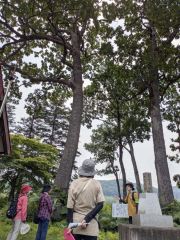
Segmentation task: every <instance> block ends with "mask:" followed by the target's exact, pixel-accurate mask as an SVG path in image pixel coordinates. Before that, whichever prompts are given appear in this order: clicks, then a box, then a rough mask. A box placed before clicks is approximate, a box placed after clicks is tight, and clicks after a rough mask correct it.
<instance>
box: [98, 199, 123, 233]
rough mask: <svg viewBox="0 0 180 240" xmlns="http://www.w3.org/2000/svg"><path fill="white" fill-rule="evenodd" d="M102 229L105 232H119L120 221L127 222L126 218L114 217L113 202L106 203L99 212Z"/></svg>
mask: <svg viewBox="0 0 180 240" xmlns="http://www.w3.org/2000/svg"><path fill="white" fill-rule="evenodd" d="M99 222H100V226H101V230H102V231H105V232H108V231H110V232H114V233H115V232H117V229H118V225H119V223H120V222H121V223H123V222H124V223H127V220H126V219H117V218H112V207H111V204H109V203H106V204H105V205H104V207H103V209H102V210H101V212H100V214H99Z"/></svg>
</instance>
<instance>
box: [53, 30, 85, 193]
mask: <svg viewBox="0 0 180 240" xmlns="http://www.w3.org/2000/svg"><path fill="white" fill-rule="evenodd" d="M72 46H73V52H72V56H73V85H74V88H73V103H72V112H71V117H70V124H69V131H68V136H67V141H66V144H65V148H64V152H63V156H62V159H61V162H60V166H59V169H58V171H57V175H56V179H55V185H56V186H57V187H59V188H61V189H63V190H67V189H68V187H69V182H70V179H71V173H72V168H73V164H74V160H75V157H76V153H77V149H78V142H79V134H80V126H81V117H82V111H83V90H82V85H83V81H82V67H81V57H80V47H79V38H78V34H77V33H75V32H73V33H72Z"/></svg>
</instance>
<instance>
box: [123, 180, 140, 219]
mask: <svg viewBox="0 0 180 240" xmlns="http://www.w3.org/2000/svg"><path fill="white" fill-rule="evenodd" d="M126 190H127V196H126V197H125V198H124V200H121V199H120V201H121V202H124V203H126V204H128V215H129V224H132V217H133V216H135V215H136V214H137V213H138V204H139V194H138V193H137V192H136V191H135V189H134V185H133V183H126Z"/></svg>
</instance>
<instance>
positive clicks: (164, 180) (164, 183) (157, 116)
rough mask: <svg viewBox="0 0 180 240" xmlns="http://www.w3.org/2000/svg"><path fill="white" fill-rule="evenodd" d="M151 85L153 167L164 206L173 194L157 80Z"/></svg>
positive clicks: (172, 198)
mask: <svg viewBox="0 0 180 240" xmlns="http://www.w3.org/2000/svg"><path fill="white" fill-rule="evenodd" d="M151 87H152V88H151V94H150V101H151V110H150V114H151V124H152V136H153V145H154V154H155V167H156V174H157V180H158V191H159V197H160V203H161V205H162V206H165V205H168V204H169V203H171V202H172V201H173V200H174V195H173V190H172V185H171V179H170V174H169V167H168V162H167V155H166V147H165V141H164V133H163V127H162V118H161V112H160V97H159V88H158V82H157V81H155V82H153V83H152V84H151Z"/></svg>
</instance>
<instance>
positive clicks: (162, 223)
mask: <svg viewBox="0 0 180 240" xmlns="http://www.w3.org/2000/svg"><path fill="white" fill-rule="evenodd" d="M144 181H149V182H145V184H144V186H149V187H148V189H145V190H146V191H147V190H148V192H145V193H142V194H140V198H139V207H138V214H137V215H136V216H134V217H133V224H134V225H138V226H146V227H173V218H172V216H166V215H162V211H161V207H160V204H159V199H158V196H157V193H152V192H151V193H150V192H149V191H150V187H151V186H152V180H151V174H150V173H144ZM151 188H152V187H151Z"/></svg>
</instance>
